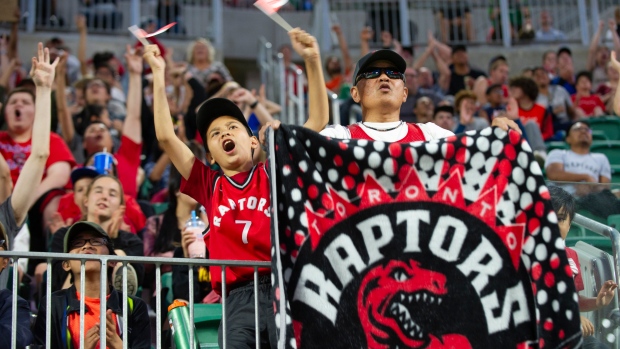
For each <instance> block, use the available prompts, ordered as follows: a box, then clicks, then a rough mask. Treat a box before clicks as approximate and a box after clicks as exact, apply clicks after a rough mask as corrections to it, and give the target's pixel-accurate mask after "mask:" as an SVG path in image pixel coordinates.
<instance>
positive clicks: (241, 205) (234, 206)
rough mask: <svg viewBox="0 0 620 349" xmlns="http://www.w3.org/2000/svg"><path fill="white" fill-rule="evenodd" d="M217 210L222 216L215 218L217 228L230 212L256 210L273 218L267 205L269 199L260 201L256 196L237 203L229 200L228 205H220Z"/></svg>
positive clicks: (242, 199) (214, 222) (214, 223)
mask: <svg viewBox="0 0 620 349" xmlns="http://www.w3.org/2000/svg"><path fill="white" fill-rule="evenodd" d="M217 210H218V211H219V213H220V215H219V216H214V217H213V225H215V226H216V227H219V226H220V223H221V222H222V217H224V215H225V214H226V213H227V212H228V211H230V210H233V211H235V210H237V211H239V212H241V211H245V210H255V211H258V212H262V213H264V214H265V216H267V217H271V216H270V213H269V205H267V199H263V198H260V199H259V198H256V197H255V196H250V197H247V198H241V199H239V200H237V201H234V200H232V199H228V205H220V206H219V207H218V208H217Z"/></svg>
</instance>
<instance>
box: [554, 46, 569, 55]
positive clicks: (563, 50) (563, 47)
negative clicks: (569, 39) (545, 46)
mask: <svg viewBox="0 0 620 349" xmlns="http://www.w3.org/2000/svg"><path fill="white" fill-rule="evenodd" d="M562 53H568V55H569V56H571V57H572V56H573V51H571V50H570V48H568V47H566V46H562V47H560V48H559V49H558V53H557V55H558V56H559V55H561V54H562Z"/></svg>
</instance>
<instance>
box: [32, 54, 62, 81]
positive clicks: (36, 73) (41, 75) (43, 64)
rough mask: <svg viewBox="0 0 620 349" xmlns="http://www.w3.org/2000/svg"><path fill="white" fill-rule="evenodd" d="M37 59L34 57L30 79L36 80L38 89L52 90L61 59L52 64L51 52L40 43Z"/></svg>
mask: <svg viewBox="0 0 620 349" xmlns="http://www.w3.org/2000/svg"><path fill="white" fill-rule="evenodd" d="M37 51H38V52H37V57H32V69H31V70H30V77H32V80H34V83H35V85H36V86H37V87H45V88H51V87H52V83H53V82H54V75H55V73H56V65H58V59H59V57H56V59H55V60H54V62H52V63H51V64H50V51H49V50H48V49H47V47H46V48H45V49H44V48H43V44H42V43H39V46H38V50H37Z"/></svg>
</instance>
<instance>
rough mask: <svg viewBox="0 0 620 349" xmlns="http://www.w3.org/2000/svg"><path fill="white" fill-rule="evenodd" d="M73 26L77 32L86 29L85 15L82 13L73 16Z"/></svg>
mask: <svg viewBox="0 0 620 349" xmlns="http://www.w3.org/2000/svg"><path fill="white" fill-rule="evenodd" d="M75 26H76V27H77V30H78V32H80V33H82V32H85V31H86V17H85V16H84V15H77V16H75Z"/></svg>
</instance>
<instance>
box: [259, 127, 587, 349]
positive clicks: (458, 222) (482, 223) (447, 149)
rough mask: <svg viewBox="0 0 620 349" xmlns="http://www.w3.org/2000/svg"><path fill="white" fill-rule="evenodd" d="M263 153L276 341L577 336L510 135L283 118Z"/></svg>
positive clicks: (441, 344) (392, 342) (553, 242)
mask: <svg viewBox="0 0 620 349" xmlns="http://www.w3.org/2000/svg"><path fill="white" fill-rule="evenodd" d="M274 150H275V151H274ZM272 151H274V152H275V154H273V153H272V154H271V159H272V172H275V173H272V176H271V178H272V198H273V199H272V204H273V206H274V215H273V216H272V225H273V226H272V234H273V235H272V244H273V248H272V253H273V256H272V261H273V262H272V263H273V277H274V282H275V286H274V293H275V294H274V299H275V303H276V304H275V306H276V311H277V314H276V325H277V326H278V328H279V329H280V333H279V347H280V348H295V347H297V348H303V349H306V348H347V349H348V348H459V349H461V348H463V349H464V348H571V347H575V346H577V345H579V344H580V342H581V332H580V326H579V311H578V307H577V303H576V299H577V296H576V293H575V288H574V285H573V280H572V277H571V276H572V271H571V269H570V266H569V264H568V261H567V258H566V254H565V252H564V247H563V246H564V245H563V244H562V240H561V238H560V235H559V231H558V227H557V217H556V215H555V213H554V212H553V211H552V209H551V204H550V201H549V200H548V199H549V192H548V190H547V188H546V187H545V183H544V180H543V178H542V176H541V171H540V168H539V166H538V164H537V163H536V162H535V161H534V160H533V156H532V154H531V150H530V147H529V145H528V144H527V143H526V142H525V141H524V140H523V138H521V136H520V135H519V134H517V133H516V132H514V131H511V132H510V133H506V132H504V131H502V130H501V129H497V128H493V129H492V128H487V129H484V130H482V131H480V132H478V133H468V134H463V135H459V136H454V137H450V138H447V139H445V140H439V141H431V142H425V143H424V142H417V143H411V144H397V143H392V144H390V143H384V142H369V141H365V140H332V139H329V138H325V137H323V136H321V135H319V134H317V133H314V132H312V131H308V130H306V129H302V128H298V127H287V126H284V125H283V126H281V127H280V129H279V130H278V131H276V132H275V145H274V146H273V147H272ZM274 155H275V158H274ZM274 159H275V161H274Z"/></svg>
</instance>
